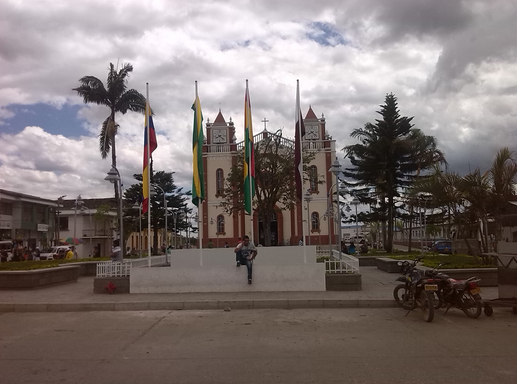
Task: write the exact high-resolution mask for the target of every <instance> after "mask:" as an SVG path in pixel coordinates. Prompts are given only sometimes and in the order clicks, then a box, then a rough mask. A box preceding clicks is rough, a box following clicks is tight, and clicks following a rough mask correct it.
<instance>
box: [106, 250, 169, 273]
mask: <svg viewBox="0 0 517 384" xmlns="http://www.w3.org/2000/svg"><path fill="white" fill-rule="evenodd" d="M165 261H166V259H165V255H160V256H153V257H151V267H152V266H156V265H160V264H164V263H165ZM147 266H149V259H148V258H142V259H128V260H124V261H122V262H119V261H102V262H99V263H97V277H123V276H129V275H131V269H132V268H142V267H147Z"/></svg>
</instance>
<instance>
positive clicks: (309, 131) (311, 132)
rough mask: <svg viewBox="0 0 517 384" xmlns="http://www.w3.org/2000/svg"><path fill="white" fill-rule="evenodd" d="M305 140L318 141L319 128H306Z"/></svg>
mask: <svg viewBox="0 0 517 384" xmlns="http://www.w3.org/2000/svg"><path fill="white" fill-rule="evenodd" d="M305 138H306V139H307V140H317V139H319V138H320V133H319V130H318V127H306V128H305Z"/></svg>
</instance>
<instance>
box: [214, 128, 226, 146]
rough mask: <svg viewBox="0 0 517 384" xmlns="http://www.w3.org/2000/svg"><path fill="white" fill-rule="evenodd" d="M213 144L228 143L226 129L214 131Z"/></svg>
mask: <svg viewBox="0 0 517 384" xmlns="http://www.w3.org/2000/svg"><path fill="white" fill-rule="evenodd" d="M212 142H213V143H214V144H221V143H226V129H214V130H212Z"/></svg>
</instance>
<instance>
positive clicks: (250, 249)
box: [233, 235, 258, 284]
mask: <svg viewBox="0 0 517 384" xmlns="http://www.w3.org/2000/svg"><path fill="white" fill-rule="evenodd" d="M233 251H234V252H235V254H236V255H239V257H240V263H239V264H237V266H240V264H246V267H247V269H248V284H251V279H252V274H253V260H254V259H255V257H257V254H258V252H257V248H256V247H255V244H253V243H252V242H251V241H250V238H249V237H248V236H247V235H246V236H244V237H243V238H242V242H241V243H240V244H239V245H237V246H236V247H235V249H234V250H233Z"/></svg>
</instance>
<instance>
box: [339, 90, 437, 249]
mask: <svg viewBox="0 0 517 384" xmlns="http://www.w3.org/2000/svg"><path fill="white" fill-rule="evenodd" d="M378 113H379V114H380V115H381V116H382V119H377V120H376V121H375V124H373V123H366V124H365V126H364V128H359V129H355V130H354V131H352V133H351V135H350V136H351V137H353V138H356V139H358V140H359V141H360V142H359V143H357V144H353V145H349V146H346V147H345V148H343V150H344V151H345V153H346V156H347V157H348V158H349V159H350V163H351V165H352V166H351V167H349V168H346V169H345V171H344V175H345V177H348V178H351V179H353V180H354V183H353V184H350V183H348V184H349V185H353V186H354V188H355V195H356V196H357V197H358V198H359V200H360V201H361V202H362V203H370V202H371V201H370V200H371V199H372V198H374V199H375V200H379V202H380V207H379V208H378V209H377V208H376V212H375V215H376V216H377V219H379V218H380V219H381V222H383V223H387V235H385V240H384V246H385V249H386V250H387V251H388V252H391V251H392V248H393V227H394V223H395V222H394V220H395V213H396V208H395V198H398V197H400V194H401V192H402V191H403V190H405V189H406V188H408V187H409V186H410V185H411V184H412V182H413V181H414V179H415V177H416V176H417V175H418V174H419V173H420V171H421V170H425V169H428V168H430V167H432V165H433V164H434V163H436V162H438V161H441V159H443V155H441V153H440V152H439V151H438V150H437V149H436V142H435V141H434V140H433V139H432V138H430V137H428V136H425V135H423V134H421V133H420V132H419V131H418V130H416V129H413V125H412V123H411V121H412V120H413V118H412V117H405V116H401V115H400V113H399V109H398V104H397V98H396V97H395V96H394V95H393V94H388V95H386V98H385V104H384V105H382V106H381V110H380V111H378ZM379 216H380V217H379ZM383 233H384V234H386V231H383ZM386 237H387V238H386Z"/></svg>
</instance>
